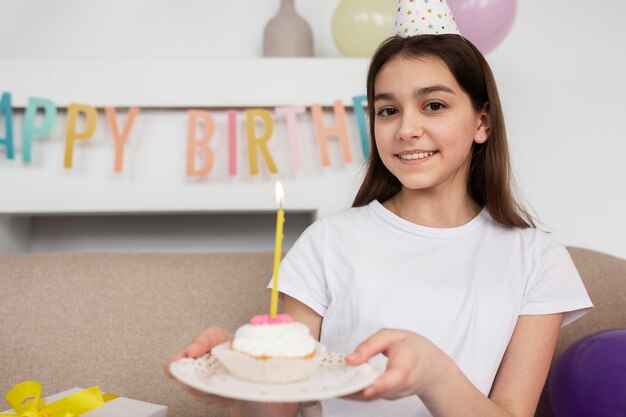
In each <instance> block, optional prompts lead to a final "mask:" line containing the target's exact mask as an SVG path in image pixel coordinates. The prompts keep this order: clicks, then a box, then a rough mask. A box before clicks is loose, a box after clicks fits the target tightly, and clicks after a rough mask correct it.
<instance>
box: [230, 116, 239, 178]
mask: <svg viewBox="0 0 626 417" xmlns="http://www.w3.org/2000/svg"><path fill="white" fill-rule="evenodd" d="M228 175H230V176H235V175H237V110H233V109H231V110H228Z"/></svg>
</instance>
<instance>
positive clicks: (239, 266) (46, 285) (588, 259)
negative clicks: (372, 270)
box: [0, 248, 626, 417]
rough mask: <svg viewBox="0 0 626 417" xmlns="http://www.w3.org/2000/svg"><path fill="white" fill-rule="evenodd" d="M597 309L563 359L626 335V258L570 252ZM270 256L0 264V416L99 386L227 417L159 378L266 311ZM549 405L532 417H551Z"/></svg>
mask: <svg viewBox="0 0 626 417" xmlns="http://www.w3.org/2000/svg"><path fill="white" fill-rule="evenodd" d="M570 251H571V254H572V256H573V258H574V261H575V263H576V265H577V266H578V268H579V271H580V273H581V275H582V276H583V279H584V281H585V284H586V285H587V288H588V290H589V292H590V294H591V297H592V299H593V301H594V302H595V304H596V309H595V310H594V311H593V312H592V313H590V314H589V315H587V316H586V317H584V318H582V319H580V320H579V321H577V322H575V323H574V324H572V325H571V326H568V327H566V328H565V329H564V330H563V332H562V334H561V336H560V340H559V345H558V349H557V353H560V352H561V351H562V350H563V349H564V348H565V347H566V346H567V345H569V344H570V343H571V342H573V341H574V340H576V339H578V338H580V337H582V336H583V335H585V334H589V333H591V332H594V331H597V330H600V329H607V328H615V327H626V309H624V305H623V300H625V299H626V261H624V260H622V259H618V258H614V257H611V256H608V255H604V254H601V253H597V252H592V251H588V250H584V249H574V248H572V249H570ZM271 267H272V255H271V254H269V253H241V254H234V253H229V254H123V253H105V254H34V255H17V256H3V257H2V256H0V294H2V302H1V303H0V329H1V332H2V337H1V338H0V395H1V396H2V399H1V400H0V410H3V409H6V408H8V404H7V403H6V402H5V401H4V398H3V397H4V395H5V394H6V392H7V391H8V390H9V389H10V388H11V387H12V386H13V385H14V384H16V383H19V382H21V381H25V380H32V379H34V380H37V381H39V382H41V383H42V385H43V389H44V395H49V394H53V393H55V392H59V391H63V390H65V389H68V388H71V387H90V386H93V385H100V387H101V388H102V389H103V390H104V391H107V392H111V393H116V394H119V395H123V396H128V397H132V398H136V399H140V400H145V401H150V402H154V403H159V404H165V405H167V406H169V408H170V412H169V415H170V417H183V416H184V417H193V416H203V417H207V416H223V415H226V413H225V412H224V411H222V410H218V409H212V408H210V407H209V406H207V405H206V404H203V403H200V402H197V401H194V399H193V398H192V397H191V396H190V395H188V394H187V393H186V392H185V391H183V390H182V389H181V388H180V387H179V386H177V385H176V384H175V383H174V382H172V381H171V380H168V379H167V378H166V377H165V375H164V373H163V365H164V363H165V361H166V359H167V358H168V357H169V356H171V355H172V354H174V353H176V352H177V351H178V350H179V349H180V348H181V347H183V346H185V345H186V344H187V343H188V342H189V341H190V339H191V338H192V336H193V335H195V334H196V333H197V332H198V331H199V330H201V329H204V328H205V327H207V326H209V325H219V326H223V327H225V328H228V329H235V328H236V327H237V326H238V325H240V324H242V323H243V322H245V321H246V320H247V319H248V318H249V317H250V316H252V315H254V314H256V313H259V312H264V311H267V310H268V306H269V298H270V297H269V293H268V292H267V291H266V290H265V285H266V283H267V281H268V277H269V276H270V274H271ZM546 404H547V403H546V402H545V399H544V400H542V403H541V405H540V409H539V410H538V412H537V415H538V416H542V417H544V416H550V415H551V414H550V412H549V410H548V409H547V407H546Z"/></svg>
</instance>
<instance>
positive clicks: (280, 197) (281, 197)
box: [276, 181, 285, 208]
mask: <svg viewBox="0 0 626 417" xmlns="http://www.w3.org/2000/svg"><path fill="white" fill-rule="evenodd" d="M276 202H277V203H278V204H280V208H283V204H284V203H285V190H284V189H283V185H282V184H281V183H280V181H276Z"/></svg>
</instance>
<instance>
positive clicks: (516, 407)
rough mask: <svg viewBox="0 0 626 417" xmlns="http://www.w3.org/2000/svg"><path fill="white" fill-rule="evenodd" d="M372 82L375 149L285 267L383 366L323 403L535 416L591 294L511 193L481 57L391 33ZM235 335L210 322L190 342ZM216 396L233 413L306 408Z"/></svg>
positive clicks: (347, 340) (323, 321) (322, 335)
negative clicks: (343, 201) (565, 333)
mask: <svg viewBox="0 0 626 417" xmlns="http://www.w3.org/2000/svg"><path fill="white" fill-rule="evenodd" d="M367 95H368V111H369V117H370V130H371V132H370V133H371V138H372V148H371V149H372V153H371V157H370V159H369V161H368V167H367V172H366V174H365V178H364V181H363V183H362V185H361V187H360V189H359V191H358V193H357V196H356V198H355V201H354V204H353V207H352V208H351V209H348V210H346V211H344V212H342V213H339V214H337V215H334V216H330V217H327V218H323V219H321V220H318V221H317V222H315V223H314V224H313V225H311V226H310V227H309V228H308V229H307V230H306V231H305V232H304V234H303V235H302V236H301V238H300V239H299V240H298V241H297V242H296V244H295V245H294V246H293V248H292V249H291V250H290V251H289V253H288V254H287V256H286V257H285V259H284V261H283V262H282V265H281V271H280V277H281V280H280V284H279V286H280V288H279V289H280V291H281V293H282V294H283V309H284V312H286V313H288V314H290V315H292V316H293V317H294V319H295V320H297V321H300V322H303V323H305V324H307V325H308V326H309V327H310V329H311V333H312V334H313V335H314V336H315V337H317V338H318V339H319V340H321V342H322V343H323V344H324V345H326V347H327V348H328V349H329V350H331V351H335V352H353V353H352V354H351V355H350V356H348V358H347V361H348V362H349V363H351V364H359V363H363V362H365V361H368V360H371V362H372V363H373V364H374V365H376V366H378V367H379V368H380V369H385V372H384V374H383V375H382V376H381V377H380V378H379V379H378V380H376V381H375V382H374V383H373V384H372V385H371V386H369V387H368V388H366V389H365V390H364V391H362V392H361V393H358V394H356V395H353V396H352V397H351V398H350V399H334V400H329V401H324V402H323V403H322V409H323V415H324V416H325V417H326V416H332V417H335V416H430V415H432V416H460V415H463V416H481V417H485V416H494V417H495V416H503V417H504V416H517V417H521V416H528V417H530V416H533V414H534V411H535V407H536V405H537V402H538V399H539V395H540V393H541V390H542V387H543V385H544V382H545V379H546V375H547V372H548V369H549V365H550V361H551V358H552V354H553V351H554V347H555V344H556V340H557V336H558V333H559V328H560V327H561V326H563V325H566V324H568V323H570V322H572V321H573V320H575V319H576V318H578V317H580V316H581V315H582V314H584V313H585V312H586V311H588V310H589V309H590V308H591V302H590V300H589V297H588V295H587V293H586V291H585V288H584V286H583V284H582V282H581V280H580V277H579V276H578V274H577V272H576V270H575V268H574V266H573V263H572V261H571V259H570V257H569V255H568V253H567V251H566V250H565V248H564V247H563V246H562V245H560V244H559V243H557V242H556V241H554V240H553V239H552V238H550V237H549V236H548V235H546V234H545V233H543V232H541V231H539V230H537V229H536V228H535V227H534V224H533V221H532V218H531V216H529V215H528V214H527V213H526V212H525V211H524V210H523V209H522V208H521V206H520V205H519V204H518V203H517V202H516V201H515V200H514V198H513V196H512V192H511V187H510V182H511V179H510V166H509V156H508V149H507V142H506V134H505V130H504V118H503V115H502V109H501V106H500V101H499V98H498V93H497V89H496V85H495V81H494V78H493V76H492V73H491V70H490V69H489V66H488V64H487V62H486V61H485V59H484V58H483V56H482V55H481V54H480V52H479V51H478V50H477V49H476V48H475V47H474V46H473V45H472V44H471V43H470V42H468V41H467V40H465V39H463V38H462V37H460V36H457V35H450V34H446V35H420V36H413V37H408V38H403V37H397V36H396V37H393V38H390V39H388V40H387V41H386V42H385V43H383V44H382V45H381V46H380V47H379V49H378V50H377V52H376V54H375V55H374V57H373V58H372V62H371V65H370V69H369V73H368V80H367ZM231 337H232V336H231V335H230V334H228V333H226V332H225V331H224V330H221V329H217V328H211V329H209V330H207V331H205V332H204V333H203V334H201V335H200V336H198V337H197V338H196V340H195V342H194V344H192V345H191V346H189V347H188V348H187V349H186V350H185V351H184V352H183V353H182V354H181V355H189V356H193V357H196V356H198V355H201V354H204V353H205V352H207V351H208V350H209V349H210V348H211V347H212V346H214V345H215V344H217V343H220V342H223V341H225V340H228V339H229V338H231ZM379 353H382V354H383V355H384V356H382V355H377V354H379ZM178 357H180V355H179V356H178ZM208 398H209V401H211V402H217V403H221V404H223V405H226V406H233V408H232V414H233V415H254V416H259V415H271V416H294V415H295V414H296V413H297V410H298V405H294V404H269V405H260V404H251V403H238V402H234V401H230V400H226V399H219V398H215V397H208ZM379 399H396V400H397V401H373V400H379ZM354 400H361V401H354Z"/></svg>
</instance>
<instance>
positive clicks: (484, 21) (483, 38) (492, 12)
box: [448, 0, 516, 54]
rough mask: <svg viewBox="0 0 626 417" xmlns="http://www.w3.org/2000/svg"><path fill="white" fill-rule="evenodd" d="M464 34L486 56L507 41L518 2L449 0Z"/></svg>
mask: <svg viewBox="0 0 626 417" xmlns="http://www.w3.org/2000/svg"><path fill="white" fill-rule="evenodd" d="M448 5H449V6H450V10H451V11H452V14H453V15H454V20H455V22H456V24H457V26H458V28H459V31H460V32H461V35H463V36H464V37H466V38H467V39H469V40H470V41H471V42H472V43H473V44H474V45H476V47H477V48H478V49H480V51H481V52H482V53H483V54H486V53H487V52H489V51H491V50H492V49H493V48H495V47H496V46H497V45H498V44H499V43H500V42H501V41H502V39H504V37H505V36H506V34H507V33H509V30H510V29H511V26H512V25H513V20H514V19H515V8H516V6H515V0H448Z"/></svg>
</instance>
